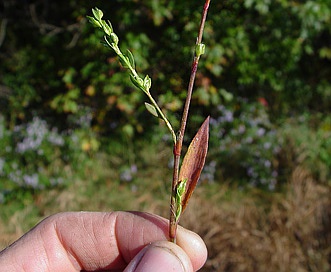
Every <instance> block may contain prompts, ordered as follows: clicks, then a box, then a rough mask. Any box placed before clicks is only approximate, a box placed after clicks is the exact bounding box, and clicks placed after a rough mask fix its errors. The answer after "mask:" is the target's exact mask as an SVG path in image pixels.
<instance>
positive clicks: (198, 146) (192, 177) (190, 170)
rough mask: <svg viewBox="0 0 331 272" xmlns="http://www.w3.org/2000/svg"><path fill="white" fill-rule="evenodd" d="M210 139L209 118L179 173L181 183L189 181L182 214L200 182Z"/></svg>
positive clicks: (196, 137)
mask: <svg viewBox="0 0 331 272" xmlns="http://www.w3.org/2000/svg"><path fill="white" fill-rule="evenodd" d="M208 138H209V116H208V117H207V118H206V120H205V121H204V122H203V124H202V125H201V127H200V129H199V131H198V132H197V134H196V135H195V136H194V138H193V140H192V142H191V143H190V145H189V147H188V150H187V152H186V154H185V157H184V159H183V163H182V166H181V168H180V172H179V182H180V181H183V180H187V182H186V191H185V194H184V196H183V198H182V212H184V210H185V208H186V205H187V203H188V200H189V198H190V197H191V195H192V193H193V191H194V189H195V186H196V185H197V182H198V180H199V177H200V174H201V171H202V168H203V166H204V164H205V160H206V156H207V150H208Z"/></svg>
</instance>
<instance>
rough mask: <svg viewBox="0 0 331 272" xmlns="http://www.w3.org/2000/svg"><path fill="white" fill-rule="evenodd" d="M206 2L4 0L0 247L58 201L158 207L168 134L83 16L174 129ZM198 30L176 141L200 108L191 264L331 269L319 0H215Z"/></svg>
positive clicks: (328, 130)
mask: <svg viewBox="0 0 331 272" xmlns="http://www.w3.org/2000/svg"><path fill="white" fill-rule="evenodd" d="M91 2H93V3H91ZM203 4H204V1H175V0H167V1H165V0H144V1H142V0H131V1H128V0H112V1H86V0H81V1H73V0H66V1H63V0H58V1H49V0H2V1H1V3H0V232H1V237H0V248H3V247H5V246H7V245H8V244H10V243H11V242H13V241H14V240H15V239H17V238H18V237H19V236H20V235H22V234H23V233H24V232H26V231H27V230H28V229H29V228H31V227H32V226H34V225H35V224H36V223H37V222H39V221H40V220H41V219H43V218H44V217H46V216H48V215H50V214H52V213H55V212H60V211H68V210H70V211H74V210H77V211H78V210H100V211H110V210H119V209H123V210H127V209H131V210H132V209H135V210H141V211H147V212H153V213H158V214H160V215H162V216H165V217H168V213H169V211H168V209H169V208H168V206H169V199H170V186H171V185H170V184H171V177H172V157H171V155H172V139H171V135H170V134H169V133H168V131H167V129H166V127H165V125H164V124H163V123H162V122H161V121H158V120H157V119H156V118H155V117H153V116H152V115H150V114H149V113H148V112H147V111H146V110H145V107H144V102H145V101H146V97H145V95H144V94H143V93H142V92H141V91H139V90H136V89H135V88H134V87H133V85H132V83H131V82H130V79H129V77H128V74H127V73H126V71H124V69H123V68H121V66H120V65H119V64H118V60H117V58H116V55H115V54H114V53H113V52H111V51H110V50H108V49H107V48H105V47H104V46H103V45H102V44H101V43H100V41H101V40H102V33H101V32H99V31H96V29H94V28H93V27H92V26H91V25H90V24H89V23H88V21H87V19H86V15H91V8H92V7H95V6H97V7H98V8H100V9H101V10H103V11H104V14H105V19H109V20H110V21H111V23H112V25H113V28H114V31H115V33H116V34H117V35H118V36H119V38H120V47H121V48H122V49H123V52H125V50H126V49H130V50H131V51H132V53H133V54H134V57H135V60H136V66H137V70H138V72H139V73H140V74H141V75H143V76H144V75H146V74H148V75H149V76H150V77H151V78H152V89H151V90H152V94H153V96H154V97H155V98H156V100H157V101H158V102H159V105H160V106H161V108H162V109H163V110H164V112H165V113H166V115H167V116H168V118H169V119H170V121H171V122H172V124H173V126H174V127H175V128H178V126H179V120H180V116H181V112H182V106H183V103H184V100H185V95H186V89H187V85H188V79H189V75H190V65H191V61H192V57H193V50H194V44H195V39H196V36H197V31H198V27H199V22H200V16H201V11H202V7H203ZM203 42H204V43H205V44H206V53H205V55H203V56H202V58H201V60H200V64H199V69H198V74H197V78H196V84H195V90H194V94H193V99H192V107H191V110H190V116H189V122H188V129H187V135H186V136H187V138H185V143H186V144H187V143H189V141H190V139H191V138H192V136H193V135H194V134H195V132H196V131H197V129H198V127H199V126H200V124H201V123H202V121H203V120H204V118H205V117H206V116H207V115H210V116H211V121H210V144H209V153H208V156H207V161H206V166H205V169H204V171H203V173H202V176H201V178H200V183H199V186H198V188H197V190H196V192H195V194H194V195H193V197H192V200H191V202H192V203H191V204H190V205H189V207H188V208H187V211H186V212H185V214H184V216H183V218H182V220H181V223H182V224H183V225H184V226H185V227H188V228H190V229H192V230H194V231H196V232H198V233H199V234H200V235H201V236H202V238H203V239H204V240H205V242H206V244H207V247H208V250H209V258H208V261H207V263H206V265H205V267H204V268H203V269H202V270H201V271H267V270H268V271H330V264H331V246H330V245H331V199H330V193H331V182H330V181H331V137H330V136H331V116H330V109H331V80H330V79H331V2H330V1H329V0H314V1H299V0H297V1H295V0H275V1H271V0H241V1H235V0H226V1H212V2H211V5H210V10H209V14H208V18H207V23H206V27H205V32H204V38H203Z"/></svg>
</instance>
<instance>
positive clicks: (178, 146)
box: [169, 0, 210, 242]
mask: <svg viewBox="0 0 331 272" xmlns="http://www.w3.org/2000/svg"><path fill="white" fill-rule="evenodd" d="M209 4H210V0H206V2H205V5H204V7H203V11H202V18H201V22H200V27H199V34H198V37H197V40H196V50H195V54H194V58H193V62H192V67H191V76H190V81H189V85H188V89H187V96H186V101H185V105H184V110H183V116H182V120H181V125H180V130H179V135H178V139H177V141H176V143H175V145H174V150H173V152H174V172H173V179H172V187H171V188H172V189H171V200H170V201H171V203H170V220H169V239H170V241H172V242H176V230H177V223H178V220H176V210H177V207H176V193H177V186H178V182H179V180H178V177H179V163H180V156H181V152H182V146H183V140H184V133H185V129H186V123H187V117H188V113H189V108H190V103H191V98H192V92H193V86H194V81H195V76H196V72H197V68H198V63H199V59H200V56H201V55H202V53H203V52H199V50H197V48H198V47H200V45H202V44H201V41H202V35H203V30H204V26H205V22H206V18H207V13H208V8H209Z"/></svg>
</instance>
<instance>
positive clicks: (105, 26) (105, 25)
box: [101, 21, 113, 36]
mask: <svg viewBox="0 0 331 272" xmlns="http://www.w3.org/2000/svg"><path fill="white" fill-rule="evenodd" d="M101 22H102V29H103V31H104V32H105V33H106V34H107V35H108V36H110V35H111V34H112V33H113V29H112V27H111V26H110V25H109V24H108V23H106V21H101Z"/></svg>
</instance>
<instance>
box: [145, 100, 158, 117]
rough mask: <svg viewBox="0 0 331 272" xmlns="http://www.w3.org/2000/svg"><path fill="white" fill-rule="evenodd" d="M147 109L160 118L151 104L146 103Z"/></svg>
mask: <svg viewBox="0 0 331 272" xmlns="http://www.w3.org/2000/svg"><path fill="white" fill-rule="evenodd" d="M145 107H146V109H147V110H148V111H149V112H150V113H151V114H153V115H154V116H155V117H159V115H158V113H157V110H156V108H155V107H154V106H153V105H152V104H149V103H147V102H145Z"/></svg>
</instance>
